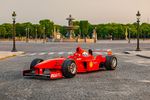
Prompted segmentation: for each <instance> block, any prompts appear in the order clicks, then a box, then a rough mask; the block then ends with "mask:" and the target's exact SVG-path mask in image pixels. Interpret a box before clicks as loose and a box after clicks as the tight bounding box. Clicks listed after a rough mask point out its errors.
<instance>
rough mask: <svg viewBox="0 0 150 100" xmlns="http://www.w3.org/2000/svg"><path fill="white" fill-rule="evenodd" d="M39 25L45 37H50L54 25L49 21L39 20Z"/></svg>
mask: <svg viewBox="0 0 150 100" xmlns="http://www.w3.org/2000/svg"><path fill="white" fill-rule="evenodd" d="M39 23H40V25H41V27H42V28H43V29H44V28H45V34H46V36H47V37H50V36H51V35H52V32H53V29H54V23H53V22H52V21H50V20H49V19H44V20H40V21H39Z"/></svg>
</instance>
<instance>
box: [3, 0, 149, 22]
mask: <svg viewBox="0 0 150 100" xmlns="http://www.w3.org/2000/svg"><path fill="white" fill-rule="evenodd" d="M149 4H150V0H0V24H2V23H5V22H9V23H11V21H12V19H11V13H12V11H16V13H17V22H28V21H29V22H32V23H38V21H39V20H40V19H51V20H52V21H54V22H55V23H56V24H61V25H66V24H67V21H66V20H65V19H66V17H68V16H69V14H72V16H73V17H74V18H75V19H76V20H89V22H90V23H92V24H98V23H110V22H116V23H133V22H135V21H136V13H137V11H138V10H140V12H141V15H142V16H141V21H142V22H149V20H150V11H149V10H150V6H149Z"/></svg>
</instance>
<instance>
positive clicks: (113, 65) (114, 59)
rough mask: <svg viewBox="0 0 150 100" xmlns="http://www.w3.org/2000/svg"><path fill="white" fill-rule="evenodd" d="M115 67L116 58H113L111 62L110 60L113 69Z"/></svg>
mask: <svg viewBox="0 0 150 100" xmlns="http://www.w3.org/2000/svg"><path fill="white" fill-rule="evenodd" d="M116 65H117V60H116V58H113V60H112V67H113V68H115V67H116Z"/></svg>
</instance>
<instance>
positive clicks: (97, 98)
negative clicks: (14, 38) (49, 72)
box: [0, 40, 150, 100]
mask: <svg viewBox="0 0 150 100" xmlns="http://www.w3.org/2000/svg"><path fill="white" fill-rule="evenodd" d="M131 42H132V41H131ZM77 46H81V47H83V48H84V49H88V48H92V49H112V51H113V53H114V54H115V55H116V56H117V58H118V67H117V69H116V70H114V71H98V72H92V73H86V74H77V75H76V76H75V77H74V78H71V79H58V80H49V79H37V78H24V77H23V76H22V71H23V70H24V69H28V68H29V65H30V62H31V61H32V60H33V59H35V58H42V59H51V58H54V57H60V56H65V57H67V56H68V55H70V54H72V53H73V52H74V51H75V48H76V47H77ZM16 48H17V50H18V51H23V52H24V53H22V54H19V55H17V56H14V57H9V58H5V59H1V60H0V98H1V100H64V99H65V100H149V98H150V59H149V58H145V57H140V56H137V54H135V53H133V51H134V50H135V49H136V42H135V41H133V42H132V43H130V44H128V43H127V41H109V40H108V41H98V43H67V42H66V43H62V42H60V43H59V42H48V43H45V44H43V43H39V42H38V43H36V42H29V43H25V42H17V44H16ZM140 48H141V50H142V51H141V52H143V51H146V52H149V51H150V42H146V41H144V42H142V43H141V44H140ZM11 49H12V42H0V51H11ZM126 51H128V52H130V53H125V52H126ZM143 54H144V53H143ZM148 54H149V53H146V56H148Z"/></svg>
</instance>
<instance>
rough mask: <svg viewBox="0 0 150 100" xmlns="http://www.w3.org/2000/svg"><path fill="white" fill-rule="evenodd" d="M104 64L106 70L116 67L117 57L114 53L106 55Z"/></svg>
mask: <svg viewBox="0 0 150 100" xmlns="http://www.w3.org/2000/svg"><path fill="white" fill-rule="evenodd" d="M104 65H105V68H106V69H107V70H115V69H116V67H117V58H116V57H115V56H114V55H112V56H106V62H105V64H104Z"/></svg>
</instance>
